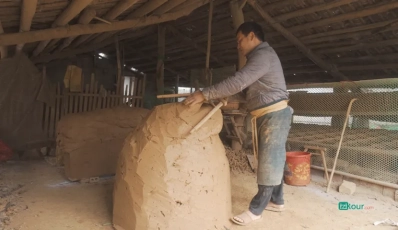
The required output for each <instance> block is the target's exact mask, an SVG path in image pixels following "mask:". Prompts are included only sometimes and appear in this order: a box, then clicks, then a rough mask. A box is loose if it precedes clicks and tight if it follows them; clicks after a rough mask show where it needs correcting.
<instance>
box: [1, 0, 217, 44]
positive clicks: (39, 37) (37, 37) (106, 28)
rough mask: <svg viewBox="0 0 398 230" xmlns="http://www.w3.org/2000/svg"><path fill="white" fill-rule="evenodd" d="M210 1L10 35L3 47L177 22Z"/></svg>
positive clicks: (3, 41)
mask: <svg viewBox="0 0 398 230" xmlns="http://www.w3.org/2000/svg"><path fill="white" fill-rule="evenodd" d="M208 2H209V1H208V0H206V1H202V2H198V3H197V4H194V5H192V6H190V7H189V8H186V9H185V10H181V11H178V12H175V13H167V14H163V15H161V16H148V17H146V18H139V19H130V20H123V21H118V22H114V23H112V25H109V24H106V23H101V24H94V25H71V26H69V27H56V28H50V29H44V30H36V31H29V32H22V33H9V34H3V35H0V46H1V45H15V44H19V43H28V42H37V41H43V40H45V39H55V38H65V37H71V36H78V35H84V34H94V33H103V32H110V31H118V30H124V29H133V28H138V27H144V26H149V25H154V24H158V23H163V22H168V21H173V20H176V19H178V18H180V17H183V16H187V15H189V14H190V13H191V12H192V11H193V10H195V9H196V8H198V7H200V6H202V5H205V4H207V3H208Z"/></svg>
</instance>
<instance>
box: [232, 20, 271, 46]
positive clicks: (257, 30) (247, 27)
mask: <svg viewBox="0 0 398 230" xmlns="http://www.w3.org/2000/svg"><path fill="white" fill-rule="evenodd" d="M239 32H241V33H242V34H243V35H245V36H247V35H248V34H249V33H250V32H253V33H254V35H255V36H256V37H257V38H258V39H259V40H260V41H262V42H263V41H264V32H263V28H261V26H260V25H259V24H257V23H255V22H244V23H242V24H241V25H240V26H239V28H238V29H237V30H236V34H238V33H239Z"/></svg>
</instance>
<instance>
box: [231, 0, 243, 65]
mask: <svg viewBox="0 0 398 230" xmlns="http://www.w3.org/2000/svg"><path fill="white" fill-rule="evenodd" d="M229 7H230V10H231V14H232V22H233V24H234V29H235V31H236V30H237V29H238V28H239V26H240V25H241V24H242V23H244V22H245V18H244V16H243V11H242V8H241V5H240V4H239V1H238V0H231V1H230V2H229ZM245 64H246V57H245V56H244V55H242V54H240V53H239V65H238V70H239V69H241V68H242V67H243V66H244V65H245Z"/></svg>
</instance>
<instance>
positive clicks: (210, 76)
mask: <svg viewBox="0 0 398 230" xmlns="http://www.w3.org/2000/svg"><path fill="white" fill-rule="evenodd" d="M213 8H214V4H213V0H210V9H209V24H208V25H207V51H206V73H205V74H206V81H207V83H208V84H209V86H210V85H211V84H212V75H211V74H210V49H211V24H212V20H213Z"/></svg>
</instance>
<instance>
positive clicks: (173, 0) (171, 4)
mask: <svg viewBox="0 0 398 230" xmlns="http://www.w3.org/2000/svg"><path fill="white" fill-rule="evenodd" d="M185 1H187V0H169V1H168V2H166V3H165V4H163V5H161V6H160V7H159V8H157V9H156V10H155V11H153V15H162V14H164V13H167V12H168V11H170V10H172V9H173V8H175V7H177V6H179V5H181V4H182V3H184V2H185Z"/></svg>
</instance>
